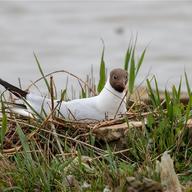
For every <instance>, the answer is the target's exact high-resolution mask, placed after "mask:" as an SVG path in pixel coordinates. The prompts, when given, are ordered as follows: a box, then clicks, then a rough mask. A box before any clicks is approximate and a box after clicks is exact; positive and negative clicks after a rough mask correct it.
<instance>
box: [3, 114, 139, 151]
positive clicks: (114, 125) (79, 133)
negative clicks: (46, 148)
mask: <svg viewBox="0 0 192 192" xmlns="http://www.w3.org/2000/svg"><path fill="white" fill-rule="evenodd" d="M128 116H129V119H128ZM130 117H131V118H130ZM2 118H3V117H1V119H0V120H1V122H2ZM6 118H7V126H8V127H7V130H6V134H5V137H4V141H3V153H6V154H14V153H16V152H18V151H19V150H20V149H21V148H22V146H21V141H20V138H19V136H18V134H17V128H18V127H20V128H21V129H22V131H23V133H24V135H25V137H26V138H27V139H28V141H30V140H34V139H35V141H36V142H41V139H40V134H43V135H44V136H45V137H47V135H54V134H56V135H57V136H59V137H60V136H61V137H63V138H69V139H70V140H71V141H81V142H85V143H87V142H88V138H89V135H90V134H92V135H93V136H94V137H95V139H96V140H97V141H105V142H112V141H117V140H119V139H120V138H122V137H124V135H125V134H126V131H127V130H128V129H129V128H132V127H135V128H139V129H141V128H142V127H143V122H142V121H136V120H134V119H135V117H134V115H133V114H129V115H126V116H124V117H121V118H118V119H113V120H104V121H97V122H96V121H92V122H90V121H87V122H86V121H69V120H65V119H62V118H58V117H47V118H46V119H45V120H43V121H40V120H38V119H34V118H29V117H27V118H26V117H22V116H20V115H17V114H14V113H6ZM49 137H50V136H49Z"/></svg>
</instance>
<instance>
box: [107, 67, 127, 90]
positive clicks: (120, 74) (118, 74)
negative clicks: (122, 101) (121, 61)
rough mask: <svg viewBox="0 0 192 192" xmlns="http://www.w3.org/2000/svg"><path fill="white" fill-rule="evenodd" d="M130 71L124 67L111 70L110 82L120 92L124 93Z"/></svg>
mask: <svg viewBox="0 0 192 192" xmlns="http://www.w3.org/2000/svg"><path fill="white" fill-rule="evenodd" d="M127 81H128V73H127V71H125V70H124V69H120V68H117V69H113V70H112V71H111V72H110V78H109V82H110V84H111V86H112V87H113V88H114V89H115V90H116V91H118V92H120V93H122V92H123V91H124V90H125V88H126V85H127Z"/></svg>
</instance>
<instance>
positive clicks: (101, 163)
mask: <svg viewBox="0 0 192 192" xmlns="http://www.w3.org/2000/svg"><path fill="white" fill-rule="evenodd" d="M145 53H146V49H144V51H143V52H142V53H141V56H140V57H139V58H138V60H136V59H135V55H136V41H135V42H133V43H132V41H131V42H130V44H129V47H128V49H127V52H126V56H125V63H124V64H123V66H124V68H125V69H126V70H127V71H128V72H129V83H128V92H129V95H128V96H127V98H128V103H127V106H128V108H129V110H128V111H129V112H128V114H127V115H126V116H125V117H124V118H123V119H121V121H122V122H127V123H128V122H129V121H132V120H134V121H138V122H142V125H143V126H142V128H141V129H138V128H131V127H130V128H128V130H127V132H126V133H125V136H124V138H121V139H120V140H118V141H113V142H105V141H99V140H98V139H97V136H96V135H95V133H94V131H93V129H94V128H95V126H97V124H96V123H85V122H84V123H81V122H71V121H66V120H64V119H60V118H55V117H54V116H53V114H50V115H49V114H47V117H46V118H43V117H41V118H40V119H38V120H34V119H30V118H23V117H20V116H18V115H16V114H13V113H10V112H8V111H7V109H6V106H5V105H6V103H5V101H6V99H5V97H4V94H2V95H1V117H0V118H1V119H0V121H1V123H0V191H48V192H49V191H103V190H104V189H107V188H110V189H113V190H112V191H129V190H128V189H130V190H131V188H129V187H130V186H131V187H132V188H134V187H135V189H138V191H139V189H140V191H161V190H160V186H159V183H160V173H159V171H158V169H157V168H156V165H157V162H158V161H159V160H160V158H161V155H162V154H163V153H164V152H165V151H169V153H170V155H171V157H172V158H173V160H174V162H175V169H176V172H177V173H178V174H179V179H180V182H181V184H182V185H183V186H186V184H187V183H188V182H189V181H191V180H192V131H191V130H190V129H191V128H189V126H188V124H187V122H188V120H189V118H190V117H191V105H192V92H191V89H190V85H189V82H188V79H187V75H186V74H185V81H186V85H187V88H188V97H189V101H188V102H187V104H185V105H184V104H183V103H182V102H181V83H180V85H179V87H178V88H176V87H175V86H173V88H172V91H171V92H168V91H167V90H165V91H164V93H163V99H162V93H160V91H159V88H158V82H157V80H156V79H155V77H154V78H153V79H147V81H146V86H147V93H148V96H149V99H148V102H147V103H144V102H141V101H140V100H136V101H130V98H131V97H130V95H131V94H132V93H133V94H134V88H135V79H136V77H137V75H138V73H139V69H140V67H141V65H142V63H143V60H144V56H145ZM35 59H36V61H37V64H38V68H39V70H40V73H41V75H42V78H41V79H43V80H44V82H45V83H46V85H47V88H48V91H49V93H50V95H51V98H55V97H56V93H55V90H54V86H53V85H54V82H53V79H52V78H51V81H50V83H49V79H48V76H49V75H52V74H53V73H54V72H53V73H52V74H49V75H45V74H44V73H43V70H42V68H41V66H40V62H39V61H38V59H37V57H36V55H35ZM59 72H64V73H66V71H59ZM67 73H68V74H70V73H69V72H67ZM72 76H73V77H75V76H74V75H73V74H72ZM41 79H39V80H41ZM105 80H106V68H105V62H104V48H103V52H102V57H101V64H100V81H99V83H98V86H97V91H98V92H100V91H101V89H102V88H103V86H104V84H105ZM78 81H80V82H81V83H82V82H83V81H82V80H81V79H78ZM153 84H154V86H152V85H153ZM84 85H85V86H81V94H80V95H81V97H86V96H88V95H90V94H89V92H90V91H92V92H93V93H92V94H93V95H94V94H95V87H96V86H95V85H93V86H92V87H90V83H89V82H85V83H84ZM152 87H155V89H153V88H152ZM66 92H67V91H66V89H65V90H64V91H62V93H61V96H60V97H59V98H62V99H63V98H65V94H66ZM141 100H142V98H141ZM107 123H108V122H106V124H107ZM109 124H110V122H109ZM190 134H191V135H190ZM146 178H148V179H150V180H145V179H146ZM146 181H147V182H148V184H145V182H146ZM143 183H144V184H143ZM142 184H143V185H142ZM141 186H143V188H142V187H141ZM154 186H155V187H154ZM186 190H188V191H190V187H188V189H186Z"/></svg>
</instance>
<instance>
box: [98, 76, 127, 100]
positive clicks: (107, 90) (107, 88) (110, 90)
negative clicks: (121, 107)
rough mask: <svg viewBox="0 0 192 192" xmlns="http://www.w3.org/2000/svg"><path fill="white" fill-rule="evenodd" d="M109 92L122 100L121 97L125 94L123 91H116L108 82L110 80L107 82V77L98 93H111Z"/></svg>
mask: <svg viewBox="0 0 192 192" xmlns="http://www.w3.org/2000/svg"><path fill="white" fill-rule="evenodd" d="M111 93H112V95H113V96H114V97H117V98H119V99H120V100H122V99H123V97H124V96H125V92H118V91H116V90H115V89H114V88H113V87H112V86H111V84H110V82H109V78H108V80H107V82H106V84H105V86H104V88H103V89H102V91H101V92H100V94H99V95H108V94H110V95H111Z"/></svg>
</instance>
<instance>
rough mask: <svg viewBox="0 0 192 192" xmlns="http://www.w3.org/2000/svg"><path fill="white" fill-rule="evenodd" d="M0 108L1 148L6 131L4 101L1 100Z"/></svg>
mask: <svg viewBox="0 0 192 192" xmlns="http://www.w3.org/2000/svg"><path fill="white" fill-rule="evenodd" d="M1 109H2V122H1V123H2V126H1V129H0V131H1V132H0V143H1V148H3V141H4V138H5V134H6V132H7V123H8V122H7V114H6V113H5V107H4V103H3V102H2V101H1Z"/></svg>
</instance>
